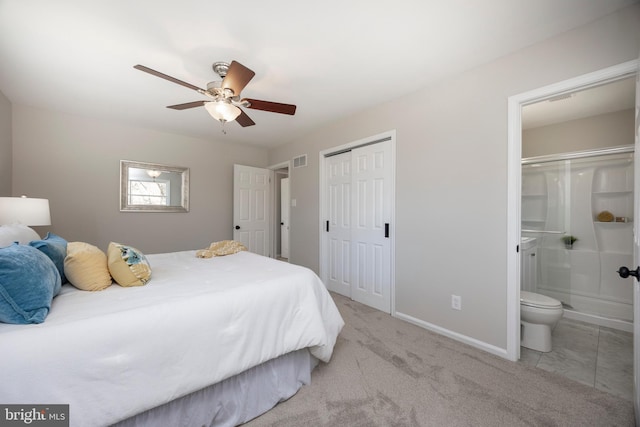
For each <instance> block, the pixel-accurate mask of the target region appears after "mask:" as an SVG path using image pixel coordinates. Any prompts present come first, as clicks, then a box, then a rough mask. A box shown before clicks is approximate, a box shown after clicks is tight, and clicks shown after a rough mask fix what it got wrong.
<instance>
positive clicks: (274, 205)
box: [267, 160, 293, 259]
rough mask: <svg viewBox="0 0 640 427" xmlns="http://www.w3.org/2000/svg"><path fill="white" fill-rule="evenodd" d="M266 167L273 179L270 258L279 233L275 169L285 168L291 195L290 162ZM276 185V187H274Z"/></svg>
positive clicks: (278, 202)
mask: <svg viewBox="0 0 640 427" xmlns="http://www.w3.org/2000/svg"><path fill="white" fill-rule="evenodd" d="M267 169H270V170H271V171H273V172H272V173H273V179H272V180H271V201H270V203H271V218H272V221H271V235H272V236H273V237H272V238H271V242H269V244H270V245H271V253H272V254H273V255H272V258H275V257H276V256H277V249H278V243H277V242H278V239H277V238H276V235H280V218H277V217H276V211H277V206H279V205H280V188H279V185H280V182H279V181H278V180H277V179H275V175H276V173H275V171H276V170H278V169H287V177H288V178H289V195H291V182H292V181H293V180H292V179H291V162H290V161H289V160H287V161H284V162H280V163H276V164H275V165H271V166H267ZM276 181H277V182H276ZM276 187H278V188H276ZM289 222H291V206H289ZM276 233H278V234H276ZM289 252H291V227H289ZM290 258H291V253H289V259H290Z"/></svg>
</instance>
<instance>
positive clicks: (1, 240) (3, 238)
mask: <svg viewBox="0 0 640 427" xmlns="http://www.w3.org/2000/svg"><path fill="white" fill-rule="evenodd" d="M38 239H40V236H39V235H38V233H36V232H35V230H34V229H33V228H29V227H27V226H26V225H22V224H9V225H2V226H0V248H4V247H6V246H11V245H13V244H14V243H15V242H18V243H20V244H21V245H26V244H27V243H29V242H30V241H32V240H38Z"/></svg>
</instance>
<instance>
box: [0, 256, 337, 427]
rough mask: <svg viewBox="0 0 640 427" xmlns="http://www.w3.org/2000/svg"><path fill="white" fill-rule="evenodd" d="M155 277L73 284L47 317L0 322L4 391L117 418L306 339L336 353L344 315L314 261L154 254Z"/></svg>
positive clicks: (105, 420)
mask: <svg viewBox="0 0 640 427" xmlns="http://www.w3.org/2000/svg"><path fill="white" fill-rule="evenodd" d="M147 257H148V259H149V262H150V264H151V267H152V280H151V281H150V282H149V284H148V285H146V286H143V287H136V288H121V287H120V286H118V285H112V286H111V287H109V288H107V289H106V290H104V291H100V292H85V291H79V290H77V289H75V288H73V287H71V286H70V285H65V286H63V291H62V292H61V294H60V295H59V296H57V297H56V298H55V299H54V301H53V306H52V309H51V312H50V314H49V316H48V317H47V319H46V321H45V322H44V323H42V324H39V325H7V324H0V402H1V403H3V404H10V403H19V404H54V403H68V404H70V420H71V425H72V426H83V427H84V426H92V425H108V424H111V423H114V422H116V421H119V420H122V419H125V418H128V417H130V416H132V415H134V414H136V413H139V412H142V411H144V410H147V409H150V408H152V407H155V406H158V405H160V404H162V403H166V402H168V401H170V400H173V399H175V398H177V397H180V396H183V395H186V394H188V393H190V392H193V391H195V390H199V389H201V388H203V387H205V386H207V385H209V384H213V383H216V382H219V381H221V380H223V379H225V378H228V377H230V376H233V375H235V374H237V373H239V372H242V371H244V370H246V369H248V368H251V367H253V366H256V365H258V364H260V363H262V362H265V361H267V360H269V359H272V358H274V357H278V356H280V355H282V354H285V353H288V352H290V351H294V350H298V349H301V348H305V347H309V348H310V351H311V353H312V354H313V355H314V356H316V357H317V358H319V359H320V360H323V361H325V362H327V361H329V359H330V357H331V354H332V351H333V346H334V344H335V341H336V338H337V336H338V333H339V332H340V330H341V329H342V326H343V324H344V323H343V320H342V318H341V317H340V314H339V313H338V310H337V308H336V306H335V304H334V303H333V300H332V299H331V297H330V295H329V293H328V292H327V290H326V289H325V287H324V285H323V284H322V282H321V281H320V279H319V278H318V277H317V276H316V275H315V274H314V273H313V272H312V271H311V270H309V269H306V268H303V267H299V266H295V265H291V264H287V263H284V262H280V261H276V260H273V259H270V258H266V257H262V256H259V255H255V254H252V253H249V252H240V253H238V254H235V255H229V256H225V257H216V258H209V259H200V258H196V257H195V251H186V252H174V253H168V254H157V255H148V256H147Z"/></svg>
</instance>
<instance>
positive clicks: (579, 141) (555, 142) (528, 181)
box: [507, 61, 638, 377]
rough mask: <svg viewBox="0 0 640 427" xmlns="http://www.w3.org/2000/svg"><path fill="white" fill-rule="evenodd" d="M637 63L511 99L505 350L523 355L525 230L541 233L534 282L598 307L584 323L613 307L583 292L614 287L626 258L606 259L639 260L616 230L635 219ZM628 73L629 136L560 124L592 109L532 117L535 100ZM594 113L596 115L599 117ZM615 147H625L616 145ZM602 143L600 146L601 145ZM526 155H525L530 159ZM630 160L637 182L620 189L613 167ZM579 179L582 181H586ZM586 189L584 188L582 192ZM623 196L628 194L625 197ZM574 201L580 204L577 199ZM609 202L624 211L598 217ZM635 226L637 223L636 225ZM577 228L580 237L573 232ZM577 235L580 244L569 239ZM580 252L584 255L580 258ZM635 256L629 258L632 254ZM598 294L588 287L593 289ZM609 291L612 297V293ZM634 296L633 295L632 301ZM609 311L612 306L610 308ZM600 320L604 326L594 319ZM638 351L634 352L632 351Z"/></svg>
mask: <svg viewBox="0 0 640 427" xmlns="http://www.w3.org/2000/svg"><path fill="white" fill-rule="evenodd" d="M637 66H638V61H630V62H628V63H625V64H621V65H619V66H615V67H610V68H608V69H605V70H602V71H600V72H596V73H591V74H589V75H585V76H581V77H578V78H575V79H571V80H568V81H565V82H560V83H558V84H555V85H551V86H548V87H545V88H541V89H538V90H535V91H531V92H529V93H526V94H521V95H518V96H515V97H511V98H510V99H509V112H510V113H509V114H510V116H509V117H510V120H509V125H510V128H509V141H510V147H509V149H510V167H509V186H510V188H509V194H510V200H511V203H510V204H509V207H510V213H509V219H510V221H509V233H508V234H509V236H510V240H509V241H510V242H512V244H513V247H514V249H515V250H514V251H513V253H511V249H510V250H509V292H508V294H509V296H508V298H509V301H510V303H509V307H510V311H509V315H510V320H509V323H508V333H509V337H508V345H507V347H508V348H507V350H508V354H509V357H513V360H518V359H520V356H521V354H520V348H519V337H520V334H519V323H520V304H519V293H520V283H521V277H520V276H521V273H522V268H523V267H525V265H524V264H525V263H524V261H523V262H522V263H521V260H520V257H521V252H520V249H521V248H522V249H524V246H522V239H521V238H522V237H527V238H529V239H531V238H533V239H536V240H538V242H537V244H538V249H540V253H539V254H536V256H537V258H538V259H537V261H539V263H538V264H539V265H538V266H537V267H536V273H537V274H536V277H535V279H534V286H538V288H537V289H536V290H537V291H538V292H540V293H545V292H547V294H548V295H550V296H553V297H555V298H556V299H559V300H561V301H563V300H568V301H564V302H565V303H566V304H567V305H566V306H565V312H566V313H570V312H574V311H575V312H576V313H580V312H581V311H585V312H586V311H589V310H591V311H592V312H593V311H595V312H596V313H595V316H593V317H592V318H588V317H587V318H584V317H583V318H580V320H579V321H578V322H579V323H578V324H579V325H586V323H585V322H588V321H589V322H590V321H593V320H594V319H595V320H602V319H599V318H603V319H604V318H606V317H607V316H603V315H602V314H607V313H604V312H606V311H607V309H611V307H607V309H604V308H603V307H604V306H606V305H607V304H606V303H605V304H604V305H603V306H602V307H600V308H599V309H593V307H586V306H585V304H584V302H585V301H584V299H585V298H584V297H585V295H586V294H587V293H588V292H586V290H590V291H593V290H594V289H595V288H596V287H597V288H598V290H599V291H600V290H602V287H603V285H602V284H603V283H604V287H605V288H606V287H607V286H609V287H611V283H612V282H616V281H617V280H618V279H617V277H616V270H617V268H618V267H620V266H615V267H613V268H609V266H608V263H609V262H613V263H614V264H615V263H617V262H619V261H620V260H619V259H617V258H620V257H621V256H622V257H627V258H625V260H627V261H628V262H630V263H631V264H632V266H633V265H634V264H633V256H632V255H631V254H632V253H633V248H626V247H625V248H622V247H620V248H618V247H615V245H623V243H621V242H620V241H619V239H616V238H614V237H613V235H615V234H620V233H624V232H623V231H620V230H619V231H616V230H617V229H616V228H615V226H616V225H621V230H622V229H624V228H625V227H629V221H630V220H631V217H632V216H633V205H634V202H633V199H634V192H637V191H638V189H637V188H633V184H634V182H633V180H634V178H633V175H634V172H633V170H634V167H633V166H632V167H631V172H629V167H628V165H629V157H631V160H633V155H632V154H629V151H627V152H626V153H625V152H624V149H623V148H621V147H620V146H623V145H627V149H628V148H629V147H628V146H629V145H631V147H633V145H632V144H633V143H634V141H633V134H634V129H635V126H634V125H633V121H634V118H635V117H634V116H635V111H634V108H635V76H636V70H637ZM628 78H630V79H631V80H630V83H631V84H632V86H630V87H632V89H631V90H630V91H629V90H627V93H628V92H630V94H631V95H632V97H633V102H634V104H633V105H632V106H631V107H630V108H627V110H628V111H627V119H626V121H627V122H628V123H631V125H630V126H629V129H630V130H629V132H628V135H631V136H630V137H629V138H630V141H626V142H619V141H614V139H615V138H611V134H610V133H608V134H605V135H600V136H599V137H598V134H597V131H594V130H593V129H591V130H588V131H583V134H582V135H583V137H581V138H570V137H569V135H571V133H572V132H571V131H572V129H569V125H562V124H561V123H563V122H567V123H569V122H571V124H576V123H578V122H580V121H588V120H587V119H586V118H585V117H587V116H584V115H583V116H582V117H580V116H574V117H568V118H564V119H563V118H560V117H556V118H555V119H553V120H554V121H552V122H546V123H545V122H543V121H540V122H538V124H536V125H535V126H531V125H530V122H531V121H532V120H531V118H530V117H527V113H528V112H527V108H528V107H529V106H530V107H531V108H532V109H535V108H538V107H543V106H546V107H548V106H550V105H551V106H553V107H554V108H558V107H560V106H562V103H564V102H565V101H577V100H579V98H582V97H584V96H583V95H585V96H586V95H587V94H588V93H589V91H590V90H592V89H597V88H600V89H604V87H607V86H609V85H612V86H611V87H613V86H615V85H616V82H617V83H619V84H623V83H622V81H623V80H626V79H628ZM616 111H620V110H616ZM613 113H615V111H614V110H609V111H607V112H602V111H601V112H600V113H599V114H591V116H590V117H594V116H598V115H600V116H601V115H603V114H610V115H612V114H613ZM609 118H611V117H609ZM538 119H539V118H537V119H536V120H538ZM540 120H541V119H540ZM591 121H595V119H594V120H591ZM536 128H537V129H538V130H535V131H533V130H532V131H530V129H536ZM554 128H555V130H556V131H560V134H561V136H558V133H557V134H556V135H555V136H554V135H553V134H552V133H550V131H551V130H553V129H554ZM528 129H529V130H528ZM573 131H575V129H573ZM562 132H564V133H562ZM527 133H529V134H536V133H537V134H538V135H537V137H538V138H537V141H538V143H537V144H534V146H533V148H532V146H527V142H526V139H527V136H532V135H527ZM533 136H536V135H533ZM533 139H536V138H533ZM560 140H563V141H562V143H560ZM598 140H600V141H604V144H600V143H598ZM514 142H516V143H514ZM585 144H586V145H585ZM589 144H591V145H589ZM605 146H606V147H605ZM614 148H615V149H614ZM605 149H606V150H612V149H613V152H610V153H609V154H611V155H610V156H606V155H605V157H604V158H603V159H597V158H596V157H593V156H595V155H596V154H604V153H602V152H601V151H602V150H605ZM617 149H620V150H622V151H621V152H615V150H617ZM545 150H546V151H545ZM598 151H600V152H601V153H597V152H598ZM523 158H524V159H525V160H524V161H523ZM554 162H555V163H554ZM616 162H618V163H616ZM625 162H626V163H625ZM623 165H626V166H623ZM625 168H626V170H625V171H624V172H622V173H623V174H625V175H626V178H625V179H629V177H630V179H631V182H630V184H631V188H629V187H627V188H625V189H622V188H618V189H615V190H614V189H613V187H612V185H613V181H615V178H613V175H615V172H614V171H616V172H620V171H621V170H622V169H625ZM581 186H582V187H584V188H582V189H581V188H580V187H581ZM586 190H589V191H586ZM580 191H584V192H583V193H582V195H580V196H578V194H579V193H580ZM618 196H620V197H621V199H620V200H616V198H617V197H618ZM625 198H626V200H623V199H625ZM516 199H517V200H516ZM573 203H575V204H576V205H575V206H573V207H572V204H573ZM560 205H562V206H560ZM580 205H582V206H580ZM623 205H624V206H623ZM560 208H562V209H560ZM581 209H584V212H583V213H582V214H581V215H578V212H579V211H580V210H581ZM610 210H611V211H612V210H616V211H618V212H619V214H618V215H615V214H613V213H612V215H613V218H612V220H613V221H598V219H597V217H598V214H600V213H602V212H603V211H610ZM623 210H624V211H625V212H624V213H623V212H622V211H623ZM616 216H617V217H618V218H616ZM617 219H618V220H619V221H618V222H616V220H617ZM625 220H626V221H627V222H625ZM605 222H607V224H605ZM608 222H612V224H608ZM607 226H611V227H610V228H611V229H604V227H607ZM631 228H633V226H632V225H631ZM521 230H522V233H521ZM578 234H583V237H582V238H581V237H580V235H578ZM571 236H573V237H574V238H577V239H578V240H575V239H573V238H572V237H571ZM564 240H567V241H568V243H567V246H566V247H565V246H564V244H565V243H564ZM572 240H573V244H574V245H575V246H571V243H572V242H571V241H572ZM623 240H624V239H623ZM623 246H624V245H623ZM600 249H602V250H600ZM580 252H582V253H580ZM581 257H583V258H585V259H581ZM589 257H596V258H598V260H597V263H598V264H600V265H599V266H598V267H600V271H599V272H598V273H599V274H598V276H599V277H598V279H599V280H598V281H597V283H596V281H595V280H591V279H593V277H592V276H593V274H595V273H594V272H591V273H586V270H588V268H591V267H594V266H595V264H596V261H594V260H591V261H589V260H587V259H586V258H589ZM616 257H617V258H616ZM629 257H630V258H631V259H628V258H629ZM543 258H545V259H546V264H547V266H546V267H545V266H544V264H545V263H544V262H540V260H541V259H543ZM574 258H575V260H577V261H578V262H577V263H575V264H572V262H571V261H572V260H573V259H574ZM613 258H616V259H613ZM621 265H625V264H621ZM631 268H633V267H631ZM605 270H606V271H605ZM610 270H611V271H610ZM609 275H611V277H609ZM603 279H604V280H603ZM590 280H591V281H590ZM552 282H553V283H552ZM572 283H573V284H575V285H582V286H583V287H582V289H581V288H580V286H577V289H576V292H573V293H572V291H571V284H572ZM614 286H626V287H628V288H630V289H627V291H630V290H631V289H633V287H634V286H635V284H634V283H632V282H631V281H621V282H619V283H616V284H615V285H614ZM611 290H612V289H604V291H605V292H603V294H604V296H605V297H608V298H609V299H610V300H611V299H616V298H617V299H618V300H626V301H627V302H626V304H627V308H631V309H633V306H634V303H633V298H632V297H630V298H626V297H622V296H621V295H617V296H612V295H607V292H609V291H611ZM618 290H620V289H618ZM623 293H624V292H623ZM630 295H632V292H627V294H626V296H630ZM592 296H593V295H590V296H589V297H592ZM613 297H615V298H613ZM604 299H605V300H606V298H604ZM629 299H630V300H631V301H628V300H629ZM571 301H573V302H574V303H575V305H576V306H578V309H577V310H574V309H575V308H576V307H569V306H571V305H572V303H571ZM587 306H588V304H587ZM587 309H589V310H587ZM611 314H612V313H608V315H611ZM627 314H628V313H627ZM590 315H594V313H590ZM612 317H616V315H615V314H614V315H613V316H612ZM616 320H620V319H616ZM605 322H606V320H605ZM614 323H615V322H614ZM623 323H624V322H623ZM626 325H627V326H630V325H631V323H630V322H627V323H626ZM609 326H612V325H610V324H608V326H607V327H609ZM614 326H620V325H614ZM596 327H599V326H597V325H596ZM627 334H628V332H627ZM631 338H632V336H631ZM632 354H633V353H631V359H633V356H632ZM631 363H633V360H631ZM626 374H627V377H631V375H629V372H627V373H626Z"/></svg>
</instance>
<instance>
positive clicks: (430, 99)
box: [269, 5, 640, 349]
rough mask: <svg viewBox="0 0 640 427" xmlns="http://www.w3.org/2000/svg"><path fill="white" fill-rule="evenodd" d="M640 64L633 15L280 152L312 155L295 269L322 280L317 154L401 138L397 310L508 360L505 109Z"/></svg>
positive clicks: (295, 182) (299, 187) (297, 185)
mask: <svg viewBox="0 0 640 427" xmlns="http://www.w3.org/2000/svg"><path fill="white" fill-rule="evenodd" d="M639 53H640V6H638V5H634V6H632V7H630V8H627V9H623V10H622V11H621V12H619V13H616V14H613V15H610V16H608V17H605V18H603V19H600V20H598V21H595V22H594V23H591V24H589V25H586V26H583V27H580V28H578V29H576V30H574V31H570V32H567V33H564V34H562V35H560V36H558V37H555V38H553V39H550V40H547V41H545V42H542V43H539V44H537V45H534V46H531V47H529V48H527V49H524V50H521V51H519V52H517V53H515V54H512V55H510V56H507V57H504V58H502V59H500V60H497V61H495V62H492V63H489V64H487V65H485V66H482V67H479V68H476V69H474V70H470V71H468V72H466V73H464V74H462V75H457V76H452V77H450V78H449V79H448V80H446V81H441V82H439V83H438V84H435V85H432V86H430V87H427V88H424V89H422V90H420V91H418V92H416V93H414V94H412V95H409V96H404V97H402V98H400V99H397V100H394V101H391V102H388V103H385V104H382V105H380V106H377V107H374V108H371V109H369V110H367V111H364V112H362V113H360V114H357V115H354V116H351V117H348V118H345V119H344V120H342V121H339V122H337V123H333V124H331V125H330V126H326V127H324V128H322V129H320V130H318V131H316V132H314V133H311V134H309V135H307V136H306V137H304V138H301V139H299V140H297V141H294V142H292V143H290V144H288V145H285V146H282V147H279V148H277V149H275V150H272V151H271V152H270V159H269V163H271V164H277V163H280V162H282V161H285V160H288V159H291V158H293V157H295V156H297V155H299V154H302V153H307V154H308V162H309V166H308V167H306V168H298V169H292V170H291V197H292V198H295V199H297V206H296V207H292V208H291V214H292V218H291V257H290V259H291V261H292V262H293V263H296V264H303V265H306V266H308V267H310V268H312V269H314V270H315V271H316V272H317V271H318V266H319V221H320V217H319V212H318V209H319V208H318V206H319V191H318V188H319V183H318V179H319V172H318V163H319V159H318V153H319V151H320V150H322V149H326V148H329V147H333V146H338V145H342V144H346V143H349V142H351V141H355V140H359V139H361V138H365V137H367V136H370V135H375V134H377V133H381V132H383V131H387V130H390V129H396V131H397V173H396V199H397V200H396V232H397V234H396V248H395V249H396V292H395V298H396V305H395V308H396V310H397V312H399V313H402V314H404V315H407V316H411V317H413V318H414V319H417V320H418V321H420V322H424V323H425V324H430V325H433V326H434V327H435V328H440V329H444V330H447V331H450V332H452V333H454V334H461V335H463V336H466V337H468V338H470V339H471V340H477V341H480V342H482V343H485V344H486V345H489V346H495V347H496V348H499V349H505V348H506V341H507V336H506V327H507V301H506V294H507V282H506V281H507V265H506V262H507V261H506V260H507V252H506V247H507V163H508V159H507V99H508V97H509V96H512V95H516V94H519V93H522V92H526V91H529V90H533V89H536V88H539V87H542V86H545V85H548V84H551V83H554V82H558V81H561V80H565V79H568V78H572V77H575V76H578V75H581V74H584V73H588V72H592V71H596V70H599V69H602V68H605V67H608V66H611V65H615V64H618V63H622V62H625V61H629V60H632V59H637V58H638V54H639ZM451 294H457V295H460V296H461V297H462V311H454V310H452V309H451V308H450V300H451Z"/></svg>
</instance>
